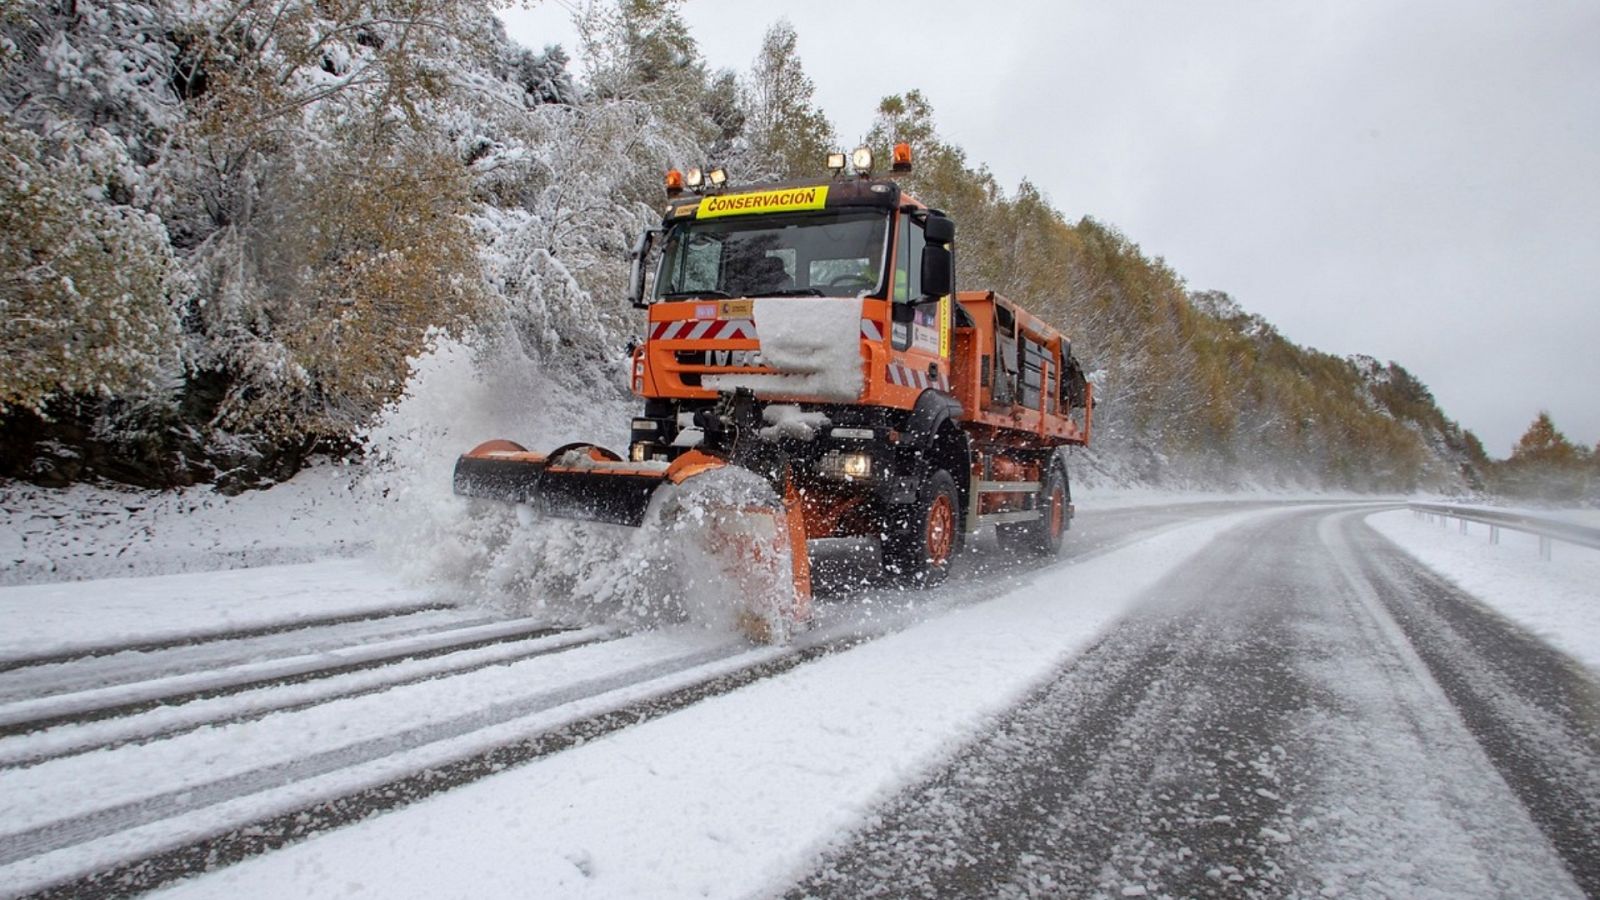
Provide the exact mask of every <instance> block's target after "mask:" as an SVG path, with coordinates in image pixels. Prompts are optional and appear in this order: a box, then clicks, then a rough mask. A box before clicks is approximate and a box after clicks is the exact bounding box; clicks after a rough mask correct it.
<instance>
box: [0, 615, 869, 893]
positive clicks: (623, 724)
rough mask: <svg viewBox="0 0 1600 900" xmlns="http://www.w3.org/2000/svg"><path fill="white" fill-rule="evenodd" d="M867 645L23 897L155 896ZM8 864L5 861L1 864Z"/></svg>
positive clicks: (720, 684) (773, 665)
mask: <svg viewBox="0 0 1600 900" xmlns="http://www.w3.org/2000/svg"><path fill="white" fill-rule="evenodd" d="M870 639H871V638H864V637H861V636H857V635H848V636H841V637H837V638H833V639H831V640H827V641H824V642H820V643H815V644H812V645H810V646H805V647H799V648H795V649H792V650H790V651H787V652H785V653H784V654H783V655H782V656H780V657H778V658H776V659H769V660H765V661H763V662H760V663H757V664H754V665H750V666H747V667H744V668H742V669H739V670H737V671H734V672H730V673H723V674H718V675H715V676H712V677H710V678H707V679H704V680H702V681H698V682H695V683H692V684H690V685H688V686H683V687H678V688H675V689H672V690H670V691H668V692H667V693H664V694H662V695H659V696H656V697H652V698H649V699H646V700H643V701H639V702H635V703H629V704H625V705H623V706H619V707H615V708H613V709H609V710H606V711H604V712H601V713H598V714H595V715H590V716H585V717H582V718H579V719H576V720H573V721H571V722H567V723H564V724H561V725H558V726H556V727H554V728H551V729H548V730H545V731H543V732H540V733H538V734H536V735H532V736H530V737H527V738H524V739H521V740H517V741H512V742H509V743H504V744H500V745H498V746H496V747H494V748H492V749H490V750H487V751H485V752H482V753H478V754H474V755H472V756H469V757H466V758H463V759H459V760H455V761H452V762H449V763H445V764H443V765H435V766H430V767H428V768H427V769H425V770H423V771H420V772H417V773H414V774H411V775H407V776H405V777H402V778H398V779H394V780H391V781H388V782H385V783H383V784H380V785H376V786H373V787H370V788H366V789H363V790H360V791H356V792H353V793H349V794H345V795H343V796H340V797H336V798H332V799H329V800H326V801H323V802H320V803H316V804H313V805H310V806H305V807H302V808H299V809H295V810H292V811H289V812H285V813H281V814H278V815H275V816H272V817H271V818H268V819H265V820H261V821H257V822H254V823H251V824H249V825H247V826H243V827H240V828H235V829H232V830H229V831H225V832H222V833H219V834H215V835H211V836H208V837H206V838H204V839H203V840H199V841H193V842H190V843H187V844H184V845H183V846H180V847H175V848H172V849H168V850H165V851H162V852H160V853H156V854H153V855H150V856H147V857H144V858H142V859H138V860H134V861H130V862H126V863H122V864H120V865H117V866H115V867H112V868H110V869H106V870H104V871H101V872H96V873H93V874H90V875H87V876H85V877H82V878H79V879H76V880H73V881H69V882H64V883H61V884H58V885H55V886H52V887H48V888H45V889H43V890H40V891H37V892H33V893H30V894H27V895H25V896H27V897H30V898H75V897H82V896H85V895H93V896H97V897H121V896H131V895H133V894H139V893H143V892H145V891H149V890H153V889H154V888H157V887H159V886H161V885H163V884H167V883H170V882H172V881H176V880H178V879H180V878H185V877H188V876H192V875H196V874H199V873H201V872H206V871H211V870H213V869H216V868H220V867H222V866H226V865H230V864H232V863H236V862H239V861H241V860H244V859H248V858H250V857H252V856H256V855H259V854H261V853H265V852H268V851H271V850H275V849H278V848H280V847H283V846H287V845H288V844H291V843H294V842H296V841H299V840H303V839H305V838H307V837H310V836H312V835H315V834H318V833H320V832H323V831H328V830H330V829H333V828H338V827H342V826H344V825H348V824H350V823H353V822H358V821H360V820H362V819H364V818H367V817H368V816H372V815H376V814H378V813H380V812H384V811H386V810H391V809H397V808H399V807H402V806H408V805H410V804H412V803H415V802H417V801H419V800H422V799H425V798H426V797H428V796H430V795H432V794H435V793H438V792H440V791H445V790H449V789H450V788H454V787H459V786H461V785H464V784H468V783H470V782H473V781H477V780H479V779H481V778H486V777H488V776H490V775H493V774H495V773H497V772H500V771H503V770H504V769H506V768H509V767H511V766H516V765H521V764H524V763H527V762H532V761H534V760H537V759H539V758H541V757H544V756H549V755H551V754H554V753H559V752H560V751H562V750H565V749H567V748H569V747H575V746H578V745H580V744H583V743H586V742H588V741H591V740H595V739H598V738H601V737H604V736H605V735H608V734H611V733H613V732H616V731H620V730H622V729H624V728H630V727H632V726H635V725H640V724H643V723H645V722H648V721H650V720H652V719H656V718H659V717H661V716H664V715H667V714H669V713H672V712H675V711H677V710H680V709H683V708H685V707H688V706H691V705H693V704H695V703H699V702H701V701H703V700H706V699H709V698H711V697H716V696H719V695H722V694H727V693H730V692H732V691H735V690H738V689H739V688H741V687H744V686H746V685H748V684H752V683H754V682H756V681H760V680H761V679H764V678H770V677H772V676H773V675H777V674H779V673H781V672H786V671H789V670H791V669H794V668H796V667H797V666H800V665H802V664H804V663H806V662H810V661H812V660H815V659H819V658H821V657H823V656H826V655H828V654H830V653H838V652H842V651H845V650H848V649H850V648H851V647H854V646H856V645H858V644H860V643H862V642H863V641H865V640H870ZM737 652H739V651H738V650H737V649H736V650H735V651H734V652H732V653H730V652H728V651H726V650H723V651H707V652H705V653H701V654H696V656H695V657H692V658H691V660H685V661H683V664H680V665H678V666H675V667H674V670H677V671H681V670H684V669H689V668H693V667H694V666H697V665H704V664H707V663H711V662H715V661H717V660H718V659H726V658H729V657H731V656H733V655H736V654H737ZM634 674H635V673H634V672H632V671H630V672H626V673H623V674H621V675H618V676H613V677H611V678H607V679H600V680H599V681H602V682H606V685H604V686H601V685H594V686H592V689H591V690H590V691H588V693H587V695H588V696H596V695H598V694H602V693H605V691H606V690H609V689H615V688H618V687H623V686H626V685H628V684H631V683H636V682H637V681H638V680H640V679H638V678H633V677H630V676H633V675H634ZM656 674H657V676H665V675H670V674H672V672H671V671H657V673H656ZM576 699H579V697H578V696H577V695H574V696H572V697H571V698H569V699H566V700H561V701H559V702H553V703H551V704H550V705H551V706H554V705H560V703H562V702H571V701H572V700H576ZM534 711H537V710H534V709H530V710H529V712H534ZM39 852H45V851H44V850H41V849H38V848H35V849H32V850H30V851H29V852H28V853H27V854H25V855H35V854H37V853H39ZM7 861H8V860H6V859H4V858H3V857H0V864H3V863H5V862H7Z"/></svg>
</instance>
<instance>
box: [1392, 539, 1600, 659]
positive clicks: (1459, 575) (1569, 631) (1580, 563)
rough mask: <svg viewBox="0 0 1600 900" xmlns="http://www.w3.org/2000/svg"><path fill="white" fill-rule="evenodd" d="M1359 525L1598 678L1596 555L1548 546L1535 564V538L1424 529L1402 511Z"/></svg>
mask: <svg viewBox="0 0 1600 900" xmlns="http://www.w3.org/2000/svg"><path fill="white" fill-rule="evenodd" d="M1367 523H1368V524H1370V525H1371V526H1372V527H1373V528H1375V529H1377V531H1378V533H1379V534H1382V535H1383V536H1384V537H1386V538H1388V539H1389V540H1391V541H1394V542H1395V543H1396V544H1399V545H1400V547H1401V548H1403V549H1404V550H1405V551H1406V552H1407V553H1410V554H1411V555H1412V556H1414V557H1416V558H1417V559H1418V561H1420V562H1421V563H1422V564H1423V565H1425V566H1427V567H1428V568H1430V569H1432V570H1434V571H1435V572H1437V573H1439V574H1440V575H1442V576H1443V577H1445V578H1446V579H1448V580H1450V581H1451V582H1453V583H1455V584H1456V585H1457V586H1458V587H1460V588H1461V589H1462V590H1464V591H1466V592H1467V593H1469V594H1471V595H1473V596H1474V597H1477V598H1478V599H1479V600H1481V601H1483V602H1484V603H1485V604H1487V605H1488V606H1490V607H1492V608H1493V609H1494V610H1495V611H1496V612H1498V613H1500V614H1501V615H1503V616H1505V617H1506V618H1508V619H1510V620H1512V621H1513V622H1516V623H1517V624H1519V625H1521V626H1522V627H1523V628H1526V629H1527V630H1528V631H1529V632H1531V633H1533V634H1535V635H1538V636H1539V637H1540V638H1541V639H1543V640H1544V641H1546V642H1548V643H1549V644H1551V645H1552V646H1554V647H1556V648H1558V649H1560V650H1562V651H1563V652H1565V653H1567V654H1568V655H1570V656H1572V657H1573V658H1574V659H1577V660H1578V661H1579V662H1581V663H1583V664H1584V665H1586V666H1588V667H1589V668H1590V669H1591V670H1593V671H1594V672H1596V673H1597V674H1600V551H1596V550H1589V549H1587V548H1583V547H1574V546H1572V545H1570V544H1559V543H1558V544H1556V545H1555V548H1554V550H1553V552H1552V554H1551V556H1552V558H1551V559H1549V560H1543V559H1540V558H1539V539H1538V538H1537V537H1535V536H1533V535H1530V534H1522V533H1520V532H1515V531H1511V530H1509V529H1501V530H1500V543H1498V544H1491V543H1489V526H1487V525H1477V524H1472V525H1468V530H1469V533H1467V534H1462V533H1461V532H1460V529H1459V528H1458V527H1457V525H1456V523H1455V522H1454V521H1450V522H1449V524H1448V526H1447V527H1440V526H1439V525H1438V524H1437V523H1429V522H1426V521H1424V520H1422V519H1419V518H1417V517H1416V516H1415V515H1413V514H1412V513H1410V512H1408V511H1406V510H1395V511H1392V512H1384V513H1376V514H1374V515H1372V516H1369V517H1368V518H1367Z"/></svg>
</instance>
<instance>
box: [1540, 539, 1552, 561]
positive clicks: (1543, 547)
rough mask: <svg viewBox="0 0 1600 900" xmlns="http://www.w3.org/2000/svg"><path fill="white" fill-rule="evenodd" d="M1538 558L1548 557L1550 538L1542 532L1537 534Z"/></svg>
mask: <svg viewBox="0 0 1600 900" xmlns="http://www.w3.org/2000/svg"><path fill="white" fill-rule="evenodd" d="M1539 558H1540V559H1549V558H1550V539H1549V538H1548V537H1545V536H1544V535H1542V534H1541V535H1539Z"/></svg>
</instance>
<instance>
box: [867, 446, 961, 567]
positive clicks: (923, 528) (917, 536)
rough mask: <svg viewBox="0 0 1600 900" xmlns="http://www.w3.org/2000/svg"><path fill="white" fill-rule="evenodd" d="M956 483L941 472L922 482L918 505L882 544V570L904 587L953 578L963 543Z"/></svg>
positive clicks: (948, 475) (948, 474)
mask: <svg viewBox="0 0 1600 900" xmlns="http://www.w3.org/2000/svg"><path fill="white" fill-rule="evenodd" d="M958 496H959V495H958V494H957V493H956V481H955V479H954V478H952V477H950V473H949V472H946V471H945V470H943V469H940V470H938V471H936V472H934V473H933V474H932V475H930V476H929V477H928V478H927V480H925V481H923V482H922V487H921V489H920V490H918V492H917V502H916V503H915V504H913V505H912V507H911V509H910V510H908V512H907V514H906V515H905V516H903V517H902V518H901V519H900V521H898V522H897V523H896V526H897V527H895V528H894V530H893V531H891V532H890V533H889V534H887V535H885V537H884V541H883V567H884V570H885V571H886V572H888V573H889V575H890V576H891V577H893V578H894V579H895V580H896V581H898V582H900V583H901V584H907V585H917V586H920V587H932V586H933V585H936V584H938V583H939V582H941V581H943V580H944V579H945V576H947V575H949V574H950V565H951V564H952V563H953V562H954V561H955V557H956V550H957V549H959V547H960V540H961V506H960V502H959V501H958V500H957V497H958Z"/></svg>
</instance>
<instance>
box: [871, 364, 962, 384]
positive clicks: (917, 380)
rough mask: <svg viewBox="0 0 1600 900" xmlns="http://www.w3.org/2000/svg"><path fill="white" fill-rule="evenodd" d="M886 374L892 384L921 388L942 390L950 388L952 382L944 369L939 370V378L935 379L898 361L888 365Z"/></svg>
mask: <svg viewBox="0 0 1600 900" xmlns="http://www.w3.org/2000/svg"><path fill="white" fill-rule="evenodd" d="M884 374H885V375H886V376H887V377H888V379H889V383H890V384H893V385H897V386H899V387H914V388H917V389H919V390H923V389H926V388H930V387H937V388H938V389H939V390H941V391H948V390H950V382H949V380H948V379H947V378H945V374H944V371H943V370H942V369H941V370H940V371H939V378H938V380H934V379H931V378H929V377H928V373H926V372H920V371H918V370H916V369H913V368H912V367H910V366H905V365H901V364H900V363H897V362H891V363H889V364H888V366H887V367H886V370H885V372H884Z"/></svg>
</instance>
